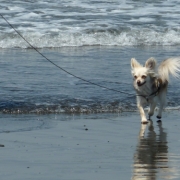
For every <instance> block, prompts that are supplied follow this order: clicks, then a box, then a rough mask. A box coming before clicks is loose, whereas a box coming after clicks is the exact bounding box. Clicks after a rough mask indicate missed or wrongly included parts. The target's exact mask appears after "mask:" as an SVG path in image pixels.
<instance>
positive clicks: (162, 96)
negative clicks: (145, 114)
mask: <svg viewBox="0 0 180 180" xmlns="http://www.w3.org/2000/svg"><path fill="white" fill-rule="evenodd" d="M166 93H167V92H166V89H165V90H164V91H163V92H161V94H160V95H159V111H158V114H157V118H158V119H159V120H160V119H161V117H162V111H163V108H164V106H165V105H166Z"/></svg>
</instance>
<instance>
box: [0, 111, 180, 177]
mask: <svg viewBox="0 0 180 180" xmlns="http://www.w3.org/2000/svg"><path fill="white" fill-rule="evenodd" d="M179 115H180V112H179V111H178V110H176V111H170V112H164V119H163V121H162V124H158V123H156V119H155V117H154V119H153V121H154V122H153V124H152V123H149V124H148V125H141V124H140V118H139V115H138V113H136V112H134V113H122V114H119V115H118V114H94V115H92V114H91V115H74V116H73V115H17V116H15V115H1V128H0V132H1V136H0V144H1V145H4V147H3V146H2V147H0V151H1V153H0V159H1V163H0V174H1V179H3V180H6V179H8V180H9V179H13V180H24V179H26V180H32V179H33V180H42V179H43V180H56V179H57V180H59V179H61V180H109V179H112V180H119V179H122V180H127V179H138V180H139V179H149V180H152V179H153V180H155V179H156V180H158V179H180V136H179V133H180V118H179ZM143 134H144V135H143Z"/></svg>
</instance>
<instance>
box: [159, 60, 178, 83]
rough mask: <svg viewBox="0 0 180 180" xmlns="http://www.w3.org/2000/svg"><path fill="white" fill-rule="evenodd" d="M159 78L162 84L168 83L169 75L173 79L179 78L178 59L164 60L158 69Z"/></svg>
mask: <svg viewBox="0 0 180 180" xmlns="http://www.w3.org/2000/svg"><path fill="white" fill-rule="evenodd" d="M158 74H159V77H160V78H161V80H162V83H166V82H169V75H170V74H171V75H172V76H174V77H175V78H179V77H180V57H176V58H169V59H166V60H164V61H163V62H162V63H161V64H160V65H159V68H158Z"/></svg>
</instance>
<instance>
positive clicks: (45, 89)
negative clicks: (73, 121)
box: [0, 0, 180, 113]
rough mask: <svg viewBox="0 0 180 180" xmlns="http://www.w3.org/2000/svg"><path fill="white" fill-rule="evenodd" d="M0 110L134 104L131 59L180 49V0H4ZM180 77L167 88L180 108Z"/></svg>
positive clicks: (172, 104) (107, 108)
mask: <svg viewBox="0 0 180 180" xmlns="http://www.w3.org/2000/svg"><path fill="white" fill-rule="evenodd" d="M0 7H1V14H2V15H3V16H4V17H5V18H6V19H7V20H8V21H9V22H10V23H11V24H12V25H13V26H14V28H16V30H17V31H18V32H19V33H20V34H21V35H22V36H23V37H24V38H25V39H26V40H27V41H29V42H30V43H31V44H32V45H33V46H34V47H36V48H38V50H39V51H40V52H41V53H42V54H43V55H45V56H46V57H47V58H49V59H50V60H51V61H52V62H54V63H56V64H57V65H59V66H60V67H62V68H64V69H65V70H66V71H68V72H70V73H72V74H74V75H75V76H78V77H81V78H84V79H85V80H88V81H91V82H93V83H96V84H99V85H101V86H105V87H107V88H111V89H115V90H118V91H123V92H126V93H130V94H133V96H132V95H128V94H123V93H118V92H115V91H111V90H107V89H105V88H102V87H98V86H95V85H91V84H89V83H87V82H85V81H82V80H80V79H78V78H75V77H73V76H71V75H69V74H67V73H66V72H64V71H62V70H60V69H58V68H57V67H55V66H53V65H52V64H51V63H49V62H48V61H47V60H46V59H45V58H43V57H42V56H41V55H39V54H38V53H37V52H36V51H35V50H34V49H32V48H31V47H30V46H29V44H27V43H26V42H25V41H24V40H23V39H22V38H21V37H20V36H19V35H18V34H17V33H16V32H15V31H14V30H13V29H12V28H11V27H10V26H9V25H8V24H7V23H6V21H4V19H3V18H0V63H1V64H0V95H1V96H0V97H1V98H0V112H2V113H64V112H67V113H96V112H122V111H134V110H136V100H135V96H134V95H135V92H134V90H133V86H132V78H131V73H130V72H131V70H130V59H131V58H132V57H135V58H136V59H137V60H139V61H140V62H142V63H144V62H145V60H147V59H148V58H149V57H155V58H156V59H157V61H158V62H160V61H161V60H164V59H166V58H168V57H172V56H179V55H180V53H179V48H180V30H179V18H180V14H179V8H180V3H179V2H178V1H168V0H166V1H155V0H154V1H148V0H146V1H135V0H127V1H124V0H121V1H116V0H112V1H107V0H101V1H95V0H88V1H87V0H73V1H71V0H68V1H57V0H51V1H49V0H46V1H44V0H43V1H42V0H39V1H38V2H37V1H21V0H18V1H16V0H15V1H1V5H0ZM179 84H180V83H179V81H178V80H174V79H172V81H171V83H170V86H169V88H168V103H167V106H168V108H169V109H179V105H180V102H179V100H180V98H179V88H180V85H179Z"/></svg>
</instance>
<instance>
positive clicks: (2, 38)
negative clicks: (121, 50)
mask: <svg viewBox="0 0 180 180" xmlns="http://www.w3.org/2000/svg"><path fill="white" fill-rule="evenodd" d="M21 30H23V28H22V29H21V28H19V31H20V32H21ZM22 35H23V37H24V38H25V39H26V40H27V41H28V42H30V43H31V44H32V45H33V46H35V47H37V48H44V47H64V46H94V45H101V46H140V45H147V46H159V45H161V46H172V45H180V32H179V31H175V30H168V31H165V32H156V31H153V30H148V29H144V30H141V31H140V30H131V31H124V32H121V33H116V32H114V33H113V32H111V31H110V32H109V31H105V32H93V33H89V32H88V33H84V32H79V33H78V29H77V31H76V33H71V32H69V33H64V32H61V31H59V29H58V28H53V29H51V31H50V32H48V33H41V32H33V28H31V27H28V28H27V32H26V33H22ZM14 47H19V48H29V45H28V44H27V43H26V42H25V41H24V40H23V39H22V38H21V37H20V36H19V35H17V34H16V33H14V32H12V31H10V32H9V33H5V34H3V33H1V34H0V48H14Z"/></svg>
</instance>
